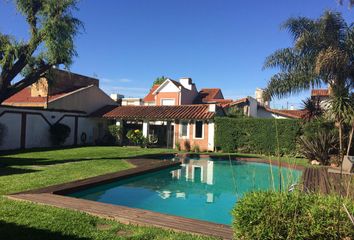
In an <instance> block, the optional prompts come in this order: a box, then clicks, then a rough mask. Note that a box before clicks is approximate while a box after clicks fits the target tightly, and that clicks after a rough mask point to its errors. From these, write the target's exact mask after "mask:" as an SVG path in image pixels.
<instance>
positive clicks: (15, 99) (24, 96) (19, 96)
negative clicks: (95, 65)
mask: <svg viewBox="0 0 354 240" xmlns="http://www.w3.org/2000/svg"><path fill="white" fill-rule="evenodd" d="M78 89H80V87H79V88H74V89H70V90H67V91H64V92H61V93H57V94H54V95H50V96H49V99H48V100H49V101H53V100H55V99H57V98H60V97H62V96H64V95H66V94H69V93H71V92H73V91H76V90H78ZM46 102H47V97H41V96H38V97H32V96H31V87H27V88H24V89H22V90H21V91H19V92H18V93H16V94H14V95H12V96H11V97H9V98H8V99H6V100H5V101H4V104H16V103H27V104H30V103H36V104H45V103H46Z"/></svg>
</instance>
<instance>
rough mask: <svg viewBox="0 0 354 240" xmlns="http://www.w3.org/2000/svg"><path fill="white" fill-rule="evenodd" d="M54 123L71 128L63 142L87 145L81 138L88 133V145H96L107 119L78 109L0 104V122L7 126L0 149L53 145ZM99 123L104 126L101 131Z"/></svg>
mask: <svg viewBox="0 0 354 240" xmlns="http://www.w3.org/2000/svg"><path fill="white" fill-rule="evenodd" d="M55 123H63V124H66V125H68V126H69V127H70V129H71V132H70V136H69V137H68V138H67V139H66V141H65V143H64V144H63V145H64V146H71V145H81V144H84V143H83V142H82V141H81V135H82V133H84V132H85V133H86V136H87V141H86V143H85V144H93V143H94V142H95V140H96V139H97V138H99V136H100V134H101V135H102V131H103V130H104V128H105V127H106V124H107V121H106V120H104V119H94V118H88V117H87V116H86V114H83V113H77V112H68V111H55V110H34V109H28V108H18V107H7V106H0V124H1V125H3V126H4V127H5V133H4V136H3V138H2V141H1V142H0V150H11V149H25V148H39V147H51V146H52V144H51V141H50V135H49V129H50V126H51V125H53V124H55ZM99 124H101V125H102V128H101V129H103V130H101V132H99V127H98V125H99Z"/></svg>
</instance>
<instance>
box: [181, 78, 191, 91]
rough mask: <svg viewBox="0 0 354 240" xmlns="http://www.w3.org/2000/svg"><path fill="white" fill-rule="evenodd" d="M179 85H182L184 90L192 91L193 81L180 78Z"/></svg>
mask: <svg viewBox="0 0 354 240" xmlns="http://www.w3.org/2000/svg"><path fill="white" fill-rule="evenodd" d="M179 83H180V84H182V86H183V87H184V88H187V89H188V90H192V79H191V78H180V79H179Z"/></svg>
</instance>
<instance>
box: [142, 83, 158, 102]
mask: <svg viewBox="0 0 354 240" xmlns="http://www.w3.org/2000/svg"><path fill="white" fill-rule="evenodd" d="M159 86H160V85H159V84H155V85H154V86H152V88H151V89H150V92H149V93H148V94H147V95H146V96H145V97H144V102H154V101H155V96H154V95H153V94H152V93H153V92H155V90H156V89H157V88H158V87H159Z"/></svg>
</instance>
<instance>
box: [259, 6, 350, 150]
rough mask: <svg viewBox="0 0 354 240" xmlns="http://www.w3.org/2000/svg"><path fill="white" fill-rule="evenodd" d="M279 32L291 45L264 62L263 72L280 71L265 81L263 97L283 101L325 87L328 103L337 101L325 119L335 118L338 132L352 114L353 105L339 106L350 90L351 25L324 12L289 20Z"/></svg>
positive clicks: (334, 15)
mask: <svg viewBox="0 0 354 240" xmlns="http://www.w3.org/2000/svg"><path fill="white" fill-rule="evenodd" d="M283 28H285V29H286V30H288V31H289V33H290V34H291V35H292V37H293V40H294V44H293V47H289V48H285V49H280V50H277V51H276V52H274V53H273V54H272V55H270V56H269V57H267V58H266V61H265V64H264V68H275V67H276V68H279V69H280V72H279V73H277V74H275V75H274V76H272V78H271V80H270V81H269V83H268V86H267V88H266V97H268V98H269V99H270V98H272V97H275V96H277V97H284V96H288V95H290V94H296V93H299V92H301V91H303V90H307V89H310V88H311V87H315V86H321V85H323V84H325V85H328V86H329V88H330V89H331V91H330V98H331V100H330V102H332V103H335V102H336V101H338V102H337V103H338V105H337V106H336V103H335V104H334V105H333V106H332V107H331V108H329V109H328V111H329V112H330V114H328V115H330V116H335V117H334V118H333V119H335V121H336V125H337V127H338V128H339V130H340V128H341V127H342V124H343V123H344V122H345V121H346V120H345V119H344V118H346V117H347V114H352V112H353V105H350V104H349V105H348V104H346V105H345V107H346V108H347V107H348V108H347V109H346V110H345V109H344V105H341V104H343V103H344V102H343V101H344V100H346V99H347V98H346V96H348V95H349V93H350V91H351V90H352V89H353V87H354V23H351V24H347V23H346V22H345V21H344V19H343V17H342V16H341V14H340V13H338V12H331V11H325V12H324V13H323V15H322V16H321V17H320V18H319V19H316V20H312V19H309V18H306V17H299V18H290V19H288V20H287V21H286V22H285V23H284V25H283ZM336 111H337V112H336ZM344 113H345V114H344ZM345 115H346V116H345ZM340 131H341V130H340ZM340 138H342V136H340ZM340 141H341V142H342V139H340ZM342 145H343V144H341V147H342ZM340 152H341V153H342V152H343V149H342V148H341V149H340Z"/></svg>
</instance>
